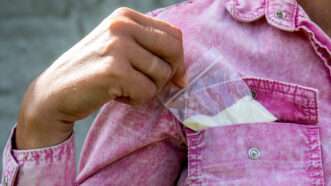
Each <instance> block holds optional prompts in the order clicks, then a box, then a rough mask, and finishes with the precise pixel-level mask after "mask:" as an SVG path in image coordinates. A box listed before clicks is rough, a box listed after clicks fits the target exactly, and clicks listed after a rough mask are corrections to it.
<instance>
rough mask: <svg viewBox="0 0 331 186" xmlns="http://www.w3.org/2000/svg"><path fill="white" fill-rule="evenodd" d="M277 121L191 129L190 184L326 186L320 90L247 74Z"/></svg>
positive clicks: (252, 87) (254, 94)
mask: <svg viewBox="0 0 331 186" xmlns="http://www.w3.org/2000/svg"><path fill="white" fill-rule="evenodd" d="M245 81H246V83H247V85H248V86H249V87H250V89H251V90H252V94H253V96H254V98H255V99H256V100H257V101H259V102H260V103H261V104H262V105H263V106H264V107H266V108H267V109H268V110H269V111H270V112H271V113H272V114H273V115H275V116H276V117H277V121H276V122H268V123H251V124H240V125H231V126H226V127H216V128H208V129H206V130H203V131H200V132H193V131H191V130H189V129H187V142H188V149H189V150H188V151H189V152H188V161H189V163H188V179H187V184H188V185H224V186H230V185H243V186H260V185H261V186H262V185H263V186H265V185H268V186H274V185H277V186H278V185H279V186H305V185H323V183H324V180H323V168H322V154H321V144H320V131H319V127H318V126H317V125H316V124H317V123H318V104H317V103H318V100H317V91H316V90H314V89H312V88H309V87H303V86H300V85H295V84H290V83H285V82H279V81H272V80H265V79H257V78H248V79H245Z"/></svg>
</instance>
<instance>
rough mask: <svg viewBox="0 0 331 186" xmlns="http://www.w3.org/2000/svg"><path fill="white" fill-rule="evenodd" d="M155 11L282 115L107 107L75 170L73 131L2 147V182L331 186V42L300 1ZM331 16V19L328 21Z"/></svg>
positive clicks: (240, 0)
mask: <svg viewBox="0 0 331 186" xmlns="http://www.w3.org/2000/svg"><path fill="white" fill-rule="evenodd" d="M150 15H152V16H155V17H158V18H161V19H164V20H166V21H169V22H171V23H173V24H175V25H177V26H178V27H180V28H181V29H182V31H183V33H184V48H185V62H186V63H187V64H191V63H194V60H195V59H197V58H199V56H200V55H202V54H201V50H200V49H201V48H202V47H204V48H216V49H217V50H219V51H220V52H221V53H222V54H223V55H224V57H225V58H226V59H227V60H228V61H229V65H231V66H232V67H233V68H234V69H236V71H237V72H238V73H240V75H241V76H242V78H243V79H244V80H245V82H246V83H247V85H248V86H249V88H250V89H251V90H252V92H253V93H254V94H253V95H254V97H255V99H256V100H257V101H259V102H260V103H261V104H262V105H263V106H264V107H266V108H267V109H268V110H269V111H270V112H272V113H273V114H274V115H275V116H276V117H277V121H275V122H266V123H250V124H241V125H230V126H225V127H214V128H208V129H205V130H203V131H201V132H194V131H192V130H189V129H187V128H185V127H183V125H182V124H181V123H180V122H178V121H177V120H176V119H175V118H174V116H173V115H172V114H171V113H170V112H169V111H168V110H167V109H165V108H164V107H163V106H162V104H160V103H159V102H158V101H156V100H153V101H151V102H150V103H148V104H146V105H144V106H140V107H131V106H128V105H124V104H121V103H117V102H110V103H108V104H106V105H105V106H104V107H103V108H102V110H101V112H100V114H99V115H98V117H97V119H96V120H95V122H94V123H93V125H92V127H91V128H90V130H89V133H88V135H87V137H86V140H85V144H84V147H83V150H82V153H81V156H80V161H79V168H78V171H77V174H76V169H75V149H74V141H73V137H70V139H68V140H66V141H65V142H64V143H62V144H59V145H56V146H53V147H49V148H43V149H35V150H14V149H12V144H11V139H12V138H13V135H14V134H15V133H14V132H15V129H13V131H12V133H11V136H10V138H9V140H8V143H7V145H6V148H5V151H4V154H3V163H4V172H3V176H2V186H14V185H19V186H73V185H79V186H99V185H116V186H128V185H137V186H170V185H179V186H184V185H192V186H204V185H208V186H216V185H217V186H232V185H233V186H239V185H240V186H266V185H268V186H313V185H314V186H325V185H326V186H331V40H330V37H329V36H327V35H326V34H325V33H324V32H323V31H322V30H321V29H320V28H319V27H318V26H317V25H316V24H315V23H314V22H312V21H311V20H310V19H309V17H308V16H307V14H306V13H305V12H304V10H303V9H302V7H300V6H299V5H298V3H297V2H296V1H295V0H254V1H253V0H195V1H186V2H183V3H180V4H177V5H173V6H171V7H167V8H163V9H159V10H156V11H153V12H151V13H150ZM327 19H329V18H327Z"/></svg>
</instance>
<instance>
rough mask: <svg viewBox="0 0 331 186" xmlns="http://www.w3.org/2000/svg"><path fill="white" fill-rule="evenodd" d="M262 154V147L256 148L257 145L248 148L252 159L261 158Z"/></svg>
mask: <svg viewBox="0 0 331 186" xmlns="http://www.w3.org/2000/svg"><path fill="white" fill-rule="evenodd" d="M260 156H261V151H260V149H258V148H256V147H252V148H250V149H249V150H248V157H249V159H251V160H257V159H259V158H260Z"/></svg>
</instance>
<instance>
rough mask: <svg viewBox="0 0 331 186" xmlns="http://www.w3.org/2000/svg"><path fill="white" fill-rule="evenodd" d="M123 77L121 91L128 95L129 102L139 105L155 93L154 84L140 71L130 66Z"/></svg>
mask: <svg viewBox="0 0 331 186" xmlns="http://www.w3.org/2000/svg"><path fill="white" fill-rule="evenodd" d="M127 75H128V77H127V78H126V79H125V82H124V84H122V85H124V86H125V87H123V88H122V89H123V91H125V92H124V95H125V97H129V98H130V99H129V103H130V104H133V105H139V104H142V103H145V102H147V101H148V100H151V99H152V98H153V97H155V95H156V94H157V87H156V86H155V84H154V83H153V82H152V81H151V80H150V79H149V78H147V77H146V76H145V75H143V74H142V73H141V72H138V71H136V70H135V69H134V68H131V69H130V71H129V73H128V74H127Z"/></svg>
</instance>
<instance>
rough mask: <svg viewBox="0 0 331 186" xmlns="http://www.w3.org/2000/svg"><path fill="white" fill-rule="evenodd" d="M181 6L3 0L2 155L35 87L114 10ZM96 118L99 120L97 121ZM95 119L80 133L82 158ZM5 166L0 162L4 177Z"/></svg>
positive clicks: (123, 0)
mask: <svg viewBox="0 0 331 186" xmlns="http://www.w3.org/2000/svg"><path fill="white" fill-rule="evenodd" d="M179 1H180V0H0V5H1V6H0V152H1V154H2V152H3V147H4V145H5V143H6V141H7V138H8V135H9V131H10V129H11V128H12V126H13V125H14V123H15V121H16V118H17V114H18V109H19V106H20V102H21V98H22V96H23V94H24V91H25V89H26V88H27V86H28V84H29V82H30V81H32V80H33V79H34V78H35V77H36V76H37V75H38V74H39V73H41V72H42V71H43V70H44V69H45V68H47V66H49V65H50V64H51V63H52V61H54V60H55V59H56V58H57V57H58V56H59V55H61V54H62V53H63V52H65V51H66V50H67V49H69V48H70V47H71V46H72V45H74V44H75V43H76V42H78V41H79V40H80V38H82V37H83V36H84V35H86V34H87V33H88V32H90V31H91V30H92V29H93V28H94V27H95V26H96V25H98V23H99V22H100V21H102V19H103V18H104V17H106V16H107V15H109V14H110V13H111V12H112V11H113V10H114V9H116V8H118V7H121V6H127V7H130V8H134V9H136V10H139V11H142V12H147V11H150V10H153V9H156V8H159V7H164V6H168V5H170V4H173V3H176V2H179ZM94 116H95V115H94ZM94 116H91V117H89V118H87V119H85V120H83V121H81V122H79V123H78V124H77V125H76V127H75V132H76V146H77V147H76V149H78V151H77V152H78V153H77V158H76V159H78V156H79V153H80V150H81V146H82V143H83V141H84V138H85V135H86V133H87V131H88V129H89V127H90V124H91V122H92V121H93V118H94ZM1 171H2V162H0V175H1Z"/></svg>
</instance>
